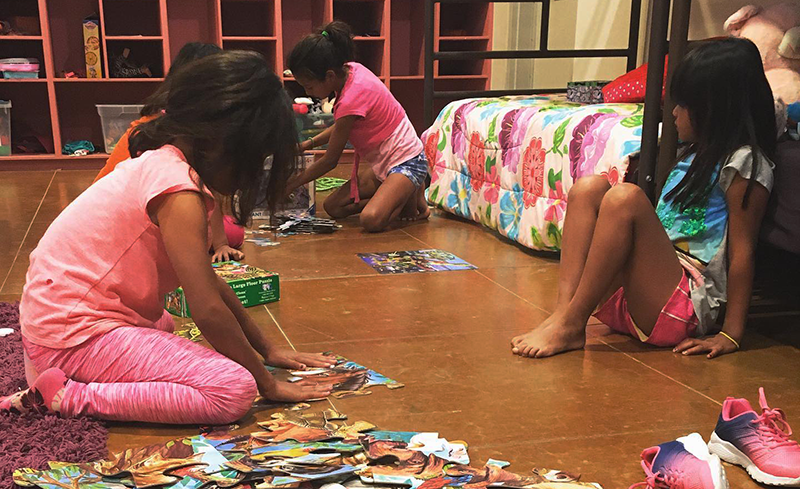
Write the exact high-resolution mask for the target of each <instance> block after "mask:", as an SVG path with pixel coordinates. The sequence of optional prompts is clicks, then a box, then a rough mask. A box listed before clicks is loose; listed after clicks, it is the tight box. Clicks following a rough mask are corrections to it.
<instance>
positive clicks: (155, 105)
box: [140, 42, 222, 116]
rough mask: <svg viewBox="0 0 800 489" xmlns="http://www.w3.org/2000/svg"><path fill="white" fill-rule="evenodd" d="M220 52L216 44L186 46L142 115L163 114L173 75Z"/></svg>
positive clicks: (199, 43)
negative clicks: (199, 60) (190, 64)
mask: <svg viewBox="0 0 800 489" xmlns="http://www.w3.org/2000/svg"><path fill="white" fill-rule="evenodd" d="M220 51H222V48H220V47H219V46H217V45H216V44H208V43H204V42H189V43H186V44H184V45H183V47H182V48H181V50H180V51H178V54H177V55H175V59H174V60H172V65H171V66H170V67H169V73H167V76H166V78H164V83H162V84H161V86H160V87H158V89H157V90H156V91H155V92H154V93H153V94H152V95H150V96H149V97H147V99H146V100H145V102H144V103H145V105H144V107H142V111H141V112H140V114H141V115H143V116H147V115H153V114H157V113H159V112H161V110H162V109H164V105H165V104H166V102H167V92H168V91H169V81H170V78H172V74H174V73H176V72H177V71H178V70H180V69H181V68H183V67H184V66H186V65H188V64H189V63H191V62H192V61H197V60H198V59H202V58H205V57H206V56H211V55H212V54H217V53H219V52H220Z"/></svg>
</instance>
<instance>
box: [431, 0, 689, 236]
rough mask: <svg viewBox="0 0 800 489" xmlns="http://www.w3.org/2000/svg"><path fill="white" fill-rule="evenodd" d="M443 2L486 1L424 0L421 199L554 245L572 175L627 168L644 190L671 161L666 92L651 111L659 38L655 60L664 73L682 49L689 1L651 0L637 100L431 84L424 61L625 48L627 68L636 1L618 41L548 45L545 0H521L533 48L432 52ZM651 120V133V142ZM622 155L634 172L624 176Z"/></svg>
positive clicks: (616, 175)
mask: <svg viewBox="0 0 800 489" xmlns="http://www.w3.org/2000/svg"><path fill="white" fill-rule="evenodd" d="M452 1H458V2H459V3H463V2H472V3H480V2H483V3H485V2H486V1H492V0H426V34H427V35H426V46H425V52H426V56H425V82H426V83H425V113H426V117H428V122H429V124H428V125H427V127H429V129H428V130H427V131H425V132H424V133H423V136H422V139H423V142H424V143H425V152H426V155H427V157H428V161H429V165H430V176H431V185H430V187H429V189H428V194H427V196H428V200H429V202H430V203H431V204H432V205H434V206H436V207H438V208H440V209H442V210H444V211H446V212H449V213H452V214H455V215H458V216H461V217H464V218H467V219H470V220H473V221H476V222H478V223H480V224H482V225H484V226H486V227H487V228H490V229H492V230H496V231H498V232H499V233H500V234H502V235H504V236H507V237H508V238H510V239H512V240H514V241H516V242H518V243H520V244H522V245H524V246H526V247H528V248H532V249H535V250H549V251H558V250H560V248H561V234H562V230H563V225H564V213H565V209H566V205H567V199H566V197H567V194H568V192H569V190H570V188H571V186H572V184H573V183H574V182H575V181H576V180H577V179H578V178H581V177H584V176H588V175H601V176H604V177H605V178H608V180H609V182H610V183H611V184H617V183H619V182H620V181H622V180H623V179H625V178H626V177H628V178H629V179H631V180H633V181H636V182H637V183H638V184H639V185H640V186H642V188H643V189H644V190H645V191H646V192H647V194H648V195H649V196H650V197H651V198H653V196H654V195H655V192H656V180H657V175H658V174H660V173H662V172H663V171H664V170H663V168H664V165H667V166H668V165H669V164H671V162H672V161H673V160H674V155H675V153H676V147H677V134H675V133H674V127H673V126H674V124H673V122H672V118H671V117H672V114H671V112H672V105H671V104H672V102H671V101H670V100H669V96H668V95H667V97H666V98H665V100H664V106H663V111H662V93H661V88H662V80H663V79H664V69H665V65H664V56H665V55H666V53H667V49H669V54H670V58H669V64H668V65H667V66H666V70H667V73H668V74H669V75H671V72H672V71H673V70H674V65H675V64H676V60H680V59H681V58H682V56H683V53H684V52H685V49H686V44H687V41H686V39H687V34H688V20H689V7H690V0H652V2H651V11H650V36H649V47H648V57H647V59H648V62H649V65H650V69H649V70H648V72H647V87H648V89H647V94H646V100H645V102H644V103H643V104H598V105H582V104H576V103H570V102H567V101H566V97H565V96H564V95H563V94H555V93H556V92H564V91H565V89H528V90H481V91H459V92H439V91H436V90H435V88H434V83H433V73H434V64H435V62H436V61H437V60H455V59H472V60H476V59H516V58H528V59H530V58H610V57H625V58H627V61H628V63H627V64H628V70H629V71H630V70H632V69H633V68H634V67H635V66H636V62H637V46H638V38H639V17H640V12H641V0H632V2H631V5H632V8H631V19H630V32H629V41H628V46H627V48H625V49H595V50H550V49H548V47H547V45H548V35H549V32H548V31H549V25H548V24H549V21H548V18H549V10H550V2H551V1H552V0H529V1H533V2H535V3H540V4H542V32H541V41H540V47H539V48H538V49H536V50H527V51H483V52H480V51H463V52H437V51H434V43H433V41H432V39H433V36H432V33H433V24H434V4H435V3H443V2H452ZM493 1H506V0H493ZM670 12H671V14H672V19H671V28H670V29H671V30H670V32H669V33H668V25H669V24H670ZM668 34H669V35H670V38H671V39H672V42H670V43H668V42H667V35H668ZM667 83H668V82H667ZM543 93H549V94H550V95H542V94H543ZM667 93H668V91H667ZM436 99H449V100H456V99H460V100H457V101H455V102H451V103H449V104H448V105H446V106H445V107H444V109H443V110H442V111H441V112H439V114H438V117H436V118H435V119H434V111H433V107H434V101H435V100H436ZM662 120H663V123H664V124H663V126H664V131H663V133H662V139H663V144H661V146H660V147H659V123H660V122H661V121H662ZM659 152H660V154H659ZM670 153H671V155H672V156H670ZM634 158H635V160H636V162H637V173H636V175H628V173H629V170H631V161H632V160H634ZM659 162H663V164H659Z"/></svg>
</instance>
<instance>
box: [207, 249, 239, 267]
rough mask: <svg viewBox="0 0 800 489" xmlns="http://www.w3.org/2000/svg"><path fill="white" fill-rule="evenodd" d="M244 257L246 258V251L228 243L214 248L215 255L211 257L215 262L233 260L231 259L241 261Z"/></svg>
mask: <svg viewBox="0 0 800 489" xmlns="http://www.w3.org/2000/svg"><path fill="white" fill-rule="evenodd" d="M243 258H244V253H242V252H241V251H239V250H237V249H236V248H232V247H230V246H228V245H224V246H220V247H219V248H217V249H216V250H214V256H212V257H211V259H212V261H213V262H214V263H216V262H218V261H231V260H235V261H239V260H241V259H243Z"/></svg>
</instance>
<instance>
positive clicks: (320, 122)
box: [295, 114, 353, 149]
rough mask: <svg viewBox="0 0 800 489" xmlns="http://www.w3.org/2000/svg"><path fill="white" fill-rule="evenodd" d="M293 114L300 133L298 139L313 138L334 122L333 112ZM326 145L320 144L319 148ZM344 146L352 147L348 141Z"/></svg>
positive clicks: (323, 147)
mask: <svg viewBox="0 0 800 489" xmlns="http://www.w3.org/2000/svg"><path fill="white" fill-rule="evenodd" d="M295 116H296V122H297V132H299V133H300V141H305V140H306V139H311V138H313V137H314V136H316V135H317V134H319V133H321V132H322V131H324V130H325V129H327V128H329V127H331V126H332V125H333V123H334V119H333V114H295ZM327 147H328V145H327V144H325V145H322V146H320V149H325V148H327ZM345 148H347V149H353V146H352V145H351V144H350V142H349V141H348V142H347V145H346V146H345Z"/></svg>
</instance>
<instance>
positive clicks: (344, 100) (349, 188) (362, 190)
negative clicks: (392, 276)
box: [287, 21, 430, 232]
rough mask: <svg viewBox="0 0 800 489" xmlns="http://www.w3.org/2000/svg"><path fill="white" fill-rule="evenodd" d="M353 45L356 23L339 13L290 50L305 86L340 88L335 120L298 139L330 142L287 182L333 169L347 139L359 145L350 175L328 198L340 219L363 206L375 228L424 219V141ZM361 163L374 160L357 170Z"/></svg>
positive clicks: (311, 91) (322, 91)
mask: <svg viewBox="0 0 800 489" xmlns="http://www.w3.org/2000/svg"><path fill="white" fill-rule="evenodd" d="M353 51H354V49H353V35H352V32H351V31H350V27H349V26H348V25H347V24H345V23H343V22H338V21H337V22H332V23H330V24H328V25H326V26H325V27H323V28H322V29H319V30H318V31H317V33H315V34H311V35H309V36H306V37H305V38H304V39H303V40H302V41H300V43H298V44H297V46H295V47H294V49H293V50H292V53H291V54H290V55H289V59H288V61H287V64H288V66H289V69H290V70H292V73H293V74H294V77H295V79H296V80H297V82H298V83H300V85H302V86H303V88H304V89H305V91H306V93H307V94H308V95H309V96H311V97H315V98H326V97H328V96H329V95H330V94H331V93H336V103H335V105H334V108H333V115H334V120H335V122H334V124H333V126H331V127H330V128H328V129H327V130H325V131H323V132H322V133H320V134H318V135H316V136H314V138H312V139H308V140H306V141H303V142H302V143H301V145H300V147H301V149H303V150H310V149H313V148H315V147H317V146H321V145H324V144H327V145H328V149H327V150H326V151H325V155H324V156H323V157H322V158H319V159H317V160H316V161H315V162H314V164H313V165H311V166H309V167H308V168H307V169H306V170H305V171H303V172H301V173H299V174H297V175H295V176H294V177H293V178H292V179H290V180H289V184H288V189H289V190H293V189H295V188H297V187H299V186H300V185H303V184H305V183H307V182H310V181H312V180H315V179H317V178H319V177H321V176H323V175H325V174H326V173H328V172H330V171H331V170H333V169H334V168H335V167H336V165H337V164H338V163H339V158H340V156H341V155H342V151H343V150H344V147H345V145H346V144H347V141H348V140H349V141H350V143H351V144H352V145H353V147H354V148H355V163H354V164H353V173H352V176H351V178H350V181H349V182H348V183H347V185H345V186H344V187H342V188H340V189H339V190H337V191H335V192H334V193H333V194H331V195H330V196H329V197H328V198H327V199H325V204H324V206H325V211H326V212H327V213H328V214H329V215H330V216H331V217H333V218H335V219H338V218H344V217H347V216H351V215H353V214H360V222H361V225H362V226H363V227H364V229H366V230H367V231H371V232H376V231H382V230H383V229H385V228H386V227H387V226H388V225H389V224H390V223H392V222H393V221H395V220H397V219H404V220H417V219H425V218H427V217H428V215H429V214H430V211H429V209H428V204H427V202H426V201H425V195H424V191H425V188H424V187H425V181H426V178H427V176H428V163H427V161H426V159H425V153H424V151H423V149H424V148H423V145H422V141H420V139H419V137H418V136H417V133H416V131H415V130H414V127H413V126H412V125H411V121H409V120H408V116H407V115H406V112H405V110H404V109H403V107H402V106H401V105H400V103H399V102H398V101H397V100H396V99H395V98H394V96H393V95H392V94H391V92H389V89H387V88H386V85H385V84H384V83H383V82H382V81H381V80H380V79H379V78H378V77H377V76H375V75H374V74H373V73H372V72H371V71H370V70H369V69H367V68H365V67H364V66H362V65H361V64H359V63H356V62H354V61H353V59H354V55H353ZM361 163H366V164H368V165H369V167H368V168H364V171H361V172H359V167H360V164H361ZM364 166H366V165H364Z"/></svg>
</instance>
